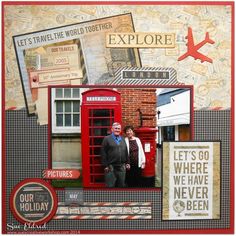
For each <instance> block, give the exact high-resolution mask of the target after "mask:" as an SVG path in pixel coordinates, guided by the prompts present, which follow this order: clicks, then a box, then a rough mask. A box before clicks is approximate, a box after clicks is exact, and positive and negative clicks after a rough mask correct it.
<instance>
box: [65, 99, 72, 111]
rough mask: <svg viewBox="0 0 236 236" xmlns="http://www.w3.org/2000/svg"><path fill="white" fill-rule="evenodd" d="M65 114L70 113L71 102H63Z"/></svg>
mask: <svg viewBox="0 0 236 236" xmlns="http://www.w3.org/2000/svg"><path fill="white" fill-rule="evenodd" d="M65 112H71V102H70V101H65Z"/></svg>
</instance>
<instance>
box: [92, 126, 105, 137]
mask: <svg viewBox="0 0 236 236" xmlns="http://www.w3.org/2000/svg"><path fill="white" fill-rule="evenodd" d="M108 134H109V128H97V129H96V128H94V129H92V128H90V129H89V135H90V136H107V135H108Z"/></svg>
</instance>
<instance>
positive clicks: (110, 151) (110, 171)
mask: <svg viewBox="0 0 236 236" xmlns="http://www.w3.org/2000/svg"><path fill="white" fill-rule="evenodd" d="M111 131H112V133H111V134H110V135H108V136H106V137H105V138H104V139H103V142H102V148H101V156H102V164H103V165H104V167H105V169H104V171H105V183H106V186H107V187H110V188H112V187H125V175H126V169H129V168H130V161H129V155H128V151H127V146H126V143H125V140H124V138H123V137H122V136H121V135H120V133H121V124H120V123H118V122H115V123H113V125H112V128H111Z"/></svg>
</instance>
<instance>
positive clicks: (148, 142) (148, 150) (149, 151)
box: [135, 127, 157, 177]
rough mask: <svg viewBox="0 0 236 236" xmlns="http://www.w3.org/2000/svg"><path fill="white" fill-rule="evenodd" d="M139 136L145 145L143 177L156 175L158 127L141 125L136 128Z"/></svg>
mask: <svg viewBox="0 0 236 236" xmlns="http://www.w3.org/2000/svg"><path fill="white" fill-rule="evenodd" d="M135 133H136V135H137V137H139V138H140V141H141V143H142V145H143V150H144V153H145V157H146V164H145V168H144V169H143V171H142V176H143V177H155V163H156V150H157V149H156V133H157V129H155V128H148V127H141V128H138V129H135Z"/></svg>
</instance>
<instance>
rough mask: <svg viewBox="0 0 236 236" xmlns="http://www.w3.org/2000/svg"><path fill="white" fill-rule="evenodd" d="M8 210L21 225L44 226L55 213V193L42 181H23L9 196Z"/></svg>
mask: <svg viewBox="0 0 236 236" xmlns="http://www.w3.org/2000/svg"><path fill="white" fill-rule="evenodd" d="M10 208H11V211H12V213H13V215H14V217H15V218H16V219H17V220H18V221H19V222H21V223H34V224H36V225H41V224H44V223H46V222H48V221H49V220H50V219H52V217H53V216H54V215H55V213H56V210H57V196H56V192H55V190H54V189H53V188H52V187H51V185H49V184H48V183H47V182H46V181H44V180H41V179H25V180H23V181H21V182H20V183H18V184H17V185H16V186H15V187H14V189H13V191H12V193H11V196H10Z"/></svg>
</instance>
